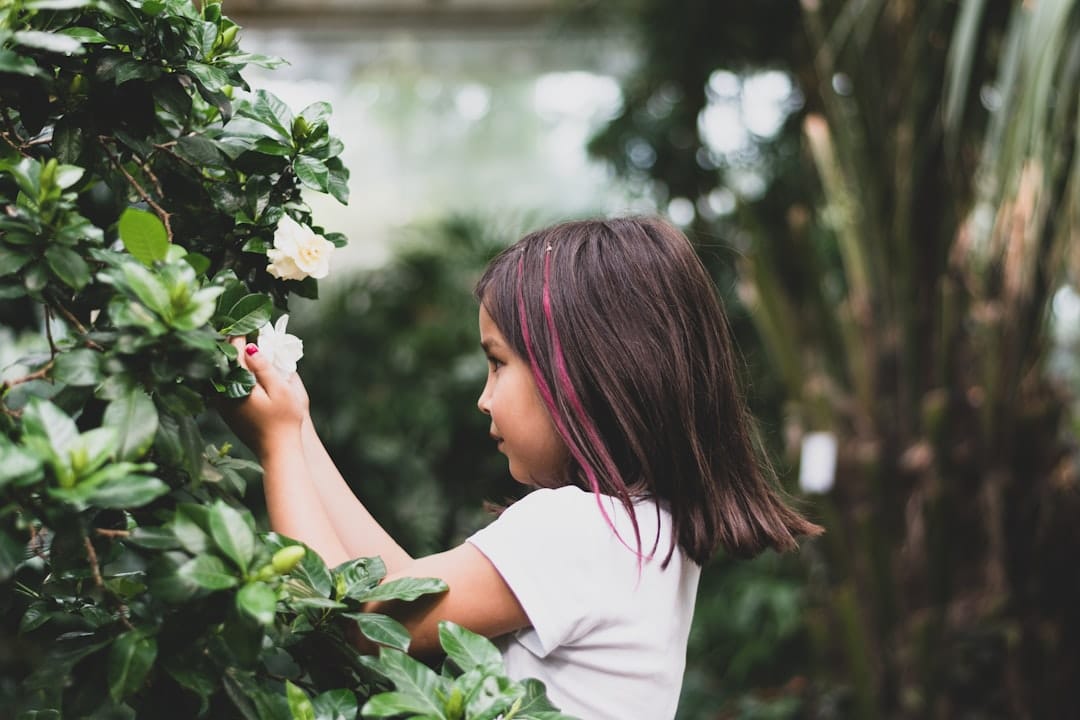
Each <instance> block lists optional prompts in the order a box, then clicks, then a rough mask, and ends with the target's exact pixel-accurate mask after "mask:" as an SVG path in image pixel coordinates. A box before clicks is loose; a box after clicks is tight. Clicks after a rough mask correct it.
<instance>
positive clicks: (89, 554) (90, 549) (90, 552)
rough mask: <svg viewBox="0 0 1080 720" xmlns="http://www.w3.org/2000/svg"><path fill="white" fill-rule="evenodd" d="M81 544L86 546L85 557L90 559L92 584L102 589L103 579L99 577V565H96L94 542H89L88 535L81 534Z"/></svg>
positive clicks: (103, 586) (103, 587)
mask: <svg viewBox="0 0 1080 720" xmlns="http://www.w3.org/2000/svg"><path fill="white" fill-rule="evenodd" d="M83 544H84V545H85V546H86V559H87V560H88V561H90V573H91V574H92V575H93V576H94V585H95V586H97V587H99V588H101V589H102V590H104V589H105V581H104V580H102V579H101V567H100V566H99V565H98V558H97V552H96V551H95V550H94V543H92V542H90V537H89V536H88V535H83Z"/></svg>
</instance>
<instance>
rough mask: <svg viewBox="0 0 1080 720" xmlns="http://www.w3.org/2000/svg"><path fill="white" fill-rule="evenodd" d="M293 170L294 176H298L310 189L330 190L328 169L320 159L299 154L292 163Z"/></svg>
mask: <svg viewBox="0 0 1080 720" xmlns="http://www.w3.org/2000/svg"><path fill="white" fill-rule="evenodd" d="M293 171H294V172H295V173H296V177H298V178H300V182H302V183H304V185H306V186H308V187H309V188H311V189H312V190H318V191H320V192H329V191H330V170H329V169H328V168H327V167H326V163H324V162H323V161H322V160H316V159H315V158H313V157H309V156H307V155H301V156H300V157H298V158H296V161H295V162H294V163H293Z"/></svg>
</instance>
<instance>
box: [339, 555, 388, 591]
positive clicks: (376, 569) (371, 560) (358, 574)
mask: <svg viewBox="0 0 1080 720" xmlns="http://www.w3.org/2000/svg"><path fill="white" fill-rule="evenodd" d="M384 577H386V564H385V563H383V561H382V558H379V557H362V558H355V559H353V560H346V561H345V562H343V563H341V564H340V565H338V566H337V567H336V568H334V581H335V584H336V586H337V596H338V597H358V596H359V595H360V594H362V593H366V592H369V591H370V590H371V589H373V588H374V587H375V586H376V585H378V584H379V581H380V580H382V579H383V578H384Z"/></svg>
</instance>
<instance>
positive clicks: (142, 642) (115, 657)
mask: <svg viewBox="0 0 1080 720" xmlns="http://www.w3.org/2000/svg"><path fill="white" fill-rule="evenodd" d="M156 656H157V641H156V640H154V638H152V637H146V636H145V635H143V634H142V633H141V632H139V631H138V630H129V631H128V632H126V633H124V634H122V635H120V636H119V637H118V638H116V640H115V641H114V642H113V645H112V647H111V648H110V649H109V668H108V680H109V695H110V696H111V697H112V699H113V700H114V701H115V702H120V701H121V700H122V699H123V698H125V697H127V696H128V695H130V694H131V693H133V692H135V691H136V690H138V689H139V687H140V686H141V685H142V682H143V679H144V678H145V677H146V674H147V673H148V672H149V671H150V668H151V666H153V664H154V659H155V657H156Z"/></svg>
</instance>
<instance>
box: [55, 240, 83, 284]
mask: <svg viewBox="0 0 1080 720" xmlns="http://www.w3.org/2000/svg"><path fill="white" fill-rule="evenodd" d="M45 261H46V262H47V263H48V264H49V269H50V270H52V271H53V273H54V274H55V275H56V277H58V278H60V280H61V281H63V283H64V284H65V285H67V286H68V287H70V288H71V289H73V290H81V289H82V288H83V287H84V286H85V285H86V284H87V283H88V282H90V266H89V265H87V264H86V261H85V260H83V259H82V256H81V255H79V254H78V253H77V252H75V251H74V250H72V249H71V248H66V247H62V246H59V245H54V246H52V247H50V248H49V249H48V250H46V251H45Z"/></svg>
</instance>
